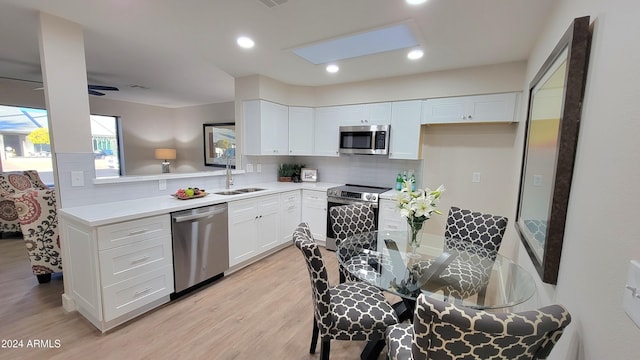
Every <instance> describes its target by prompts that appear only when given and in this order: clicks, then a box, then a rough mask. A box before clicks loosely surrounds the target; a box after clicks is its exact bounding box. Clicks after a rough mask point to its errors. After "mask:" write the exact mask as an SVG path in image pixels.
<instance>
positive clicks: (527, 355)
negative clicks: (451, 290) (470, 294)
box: [386, 294, 571, 360]
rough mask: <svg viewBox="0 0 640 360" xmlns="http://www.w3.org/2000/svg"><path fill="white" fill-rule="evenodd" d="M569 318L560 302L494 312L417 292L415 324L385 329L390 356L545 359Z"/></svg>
mask: <svg viewBox="0 0 640 360" xmlns="http://www.w3.org/2000/svg"><path fill="white" fill-rule="evenodd" d="M570 322H571V315H570V314H569V312H568V311H567V310H566V309H565V308H564V307H563V306H562V305H550V306H546V307H542V308H540V309H536V310H531V311H522V312H511V313H496V314H492V313H488V312H486V311H482V310H474V309H469V308H462V307H458V306H456V305H455V304H451V303H446V302H442V301H440V300H436V299H432V298H429V297H427V296H425V295H424V294H420V296H418V299H417V305H416V309H415V313H414V319H413V324H407V323H401V324H396V325H393V326H390V327H389V328H388V329H387V332H386V340H387V352H388V358H389V359H390V360H402V359H411V360H426V359H433V360H449V359H494V360H511V359H520V360H528V359H531V360H533V359H546V358H547V357H548V356H549V353H550V352H551V350H552V349H553V347H554V346H555V344H556V343H557V342H558V340H559V339H560V336H561V335H562V332H563V331H564V329H565V328H566V327H567V325H569V323H570Z"/></svg>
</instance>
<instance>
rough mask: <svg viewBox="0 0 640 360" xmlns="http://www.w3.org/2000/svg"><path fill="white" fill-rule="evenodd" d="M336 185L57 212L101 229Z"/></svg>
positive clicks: (285, 186)
mask: <svg viewBox="0 0 640 360" xmlns="http://www.w3.org/2000/svg"><path fill="white" fill-rule="evenodd" d="M339 185H341V184H332V183H325V182H317V183H313V182H302V183H290V182H271V183H264V184H252V185H247V186H234V187H233V188H232V189H231V190H234V189H242V188H250V187H255V188H261V189H265V190H264V191H257V192H250V193H245V194H239V195H216V194H215V193H216V192H219V191H224V190H225V189H215V190H212V191H210V192H209V195H207V196H205V197H202V198H197V199H189V200H179V199H176V198H175V197H173V196H171V195H163V196H155V197H148V198H140V199H135V200H127V201H116V202H108V203H100V204H95V205H86V206H78V207H71V208H63V209H59V210H58V213H59V214H60V215H61V216H62V217H66V218H69V219H72V220H75V221H78V222H80V223H83V224H85V225H88V226H101V225H106V224H111V223H116V222H121V221H128V220H133V219H138V218H143V217H148V216H155V215H162V214H169V213H171V212H174V211H180V210H187V209H192V208H197V207H201V206H207V205H214V204H221V203H225V202H229V201H235V200H241V199H248V198H252V197H256V196H263V195H271V194H278V193H281V192H285V191H289V190H300V189H314V190H320V191H327V189H328V188H330V187H333V186H339Z"/></svg>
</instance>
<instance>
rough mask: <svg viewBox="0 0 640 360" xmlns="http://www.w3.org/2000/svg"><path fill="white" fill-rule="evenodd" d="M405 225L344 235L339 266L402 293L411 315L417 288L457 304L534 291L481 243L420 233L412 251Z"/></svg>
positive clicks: (517, 269)
mask: <svg viewBox="0 0 640 360" xmlns="http://www.w3.org/2000/svg"><path fill="white" fill-rule="evenodd" d="M408 237H409V233H408V232H407V231H382V230H380V231H374V232H367V233H362V234H357V235H354V236H351V237H348V238H346V239H344V240H342V241H340V243H339V244H338V246H337V249H336V254H337V257H338V262H339V264H340V266H342V267H343V268H344V270H346V271H347V272H348V274H349V275H350V277H352V278H356V279H359V280H361V281H365V282H367V283H369V284H371V285H374V286H376V287H378V288H380V289H382V290H384V291H387V292H390V293H392V294H395V295H397V296H400V297H401V298H402V299H403V303H404V304H405V306H406V307H407V308H406V309H405V310H406V312H409V314H410V315H406V314H405V316H411V315H412V313H413V305H414V304H415V300H416V298H417V297H418V295H419V294H420V293H425V294H426V295H427V296H431V297H436V298H438V299H440V300H444V301H449V302H453V303H455V304H456V305H458V306H463V307H468V308H474V309H485V310H499V309H505V308H510V307H513V306H515V305H518V304H521V303H523V302H525V301H526V300H528V299H529V298H531V297H532V296H533V294H534V293H535V291H536V286H535V282H534V280H533V278H532V276H531V274H530V273H529V272H528V271H527V270H525V269H524V268H522V267H521V266H519V265H518V264H516V263H514V262H513V261H511V260H510V259H508V258H506V257H504V256H502V255H501V254H498V253H497V252H495V251H492V250H488V249H486V248H484V247H482V246H481V245H477V244H473V243H471V242H468V241H464V240H461V239H455V238H445V237H444V236H438V235H431V234H422V241H421V243H420V246H419V247H418V248H417V249H416V251H415V253H414V252H412V249H411V246H410V245H409V244H408Z"/></svg>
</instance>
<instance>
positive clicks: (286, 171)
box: [278, 164, 305, 178]
mask: <svg viewBox="0 0 640 360" xmlns="http://www.w3.org/2000/svg"><path fill="white" fill-rule="evenodd" d="M304 166H305V165H304V164H280V167H279V168H278V177H281V178H289V177H298V178H300V174H301V173H302V168H303V167H304Z"/></svg>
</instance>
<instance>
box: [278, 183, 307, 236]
mask: <svg viewBox="0 0 640 360" xmlns="http://www.w3.org/2000/svg"><path fill="white" fill-rule="evenodd" d="M301 214H302V210H301V207H300V190H294V191H288V192H285V193H282V194H280V240H281V243H282V244H285V243H288V242H290V241H291V237H292V235H293V231H294V230H295V229H296V227H297V226H298V224H300V216H301Z"/></svg>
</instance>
